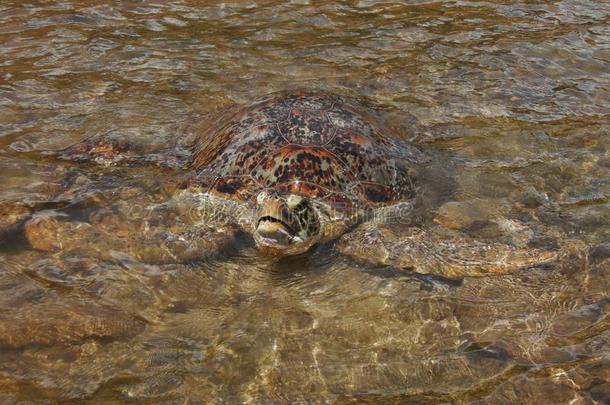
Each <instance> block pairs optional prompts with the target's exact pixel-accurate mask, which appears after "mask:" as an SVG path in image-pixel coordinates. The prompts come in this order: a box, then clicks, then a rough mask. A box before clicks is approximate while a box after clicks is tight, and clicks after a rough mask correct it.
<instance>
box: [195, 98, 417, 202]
mask: <svg viewBox="0 0 610 405" xmlns="http://www.w3.org/2000/svg"><path fill="white" fill-rule="evenodd" d="M193 152H194V153H193V162H192V166H193V169H194V170H195V171H196V176H195V177H194V178H193V179H192V181H191V184H192V183H195V184H196V185H199V186H201V187H204V188H206V190H207V191H208V192H210V193H214V194H218V195H221V196H223V197H225V198H230V199H236V200H250V199H254V198H255V197H256V195H257V194H258V193H259V192H260V191H262V190H263V189H271V190H276V191H280V192H290V193H296V194H302V195H306V196H309V197H313V198H318V199H324V200H326V201H327V202H328V203H330V204H331V205H332V206H335V207H338V208H341V207H346V208H347V207H351V206H353V205H362V204H365V205H374V206H378V205H386V204H392V203H395V202H398V201H401V200H404V199H407V198H410V197H411V196H412V194H413V192H414V189H413V188H414V187H413V182H412V181H411V177H410V176H409V166H410V165H409V163H410V162H411V161H413V160H414V159H415V157H416V156H418V154H419V151H417V149H415V148H414V147H412V146H410V145H408V144H406V143H404V142H400V141H399V140H397V139H395V138H393V137H392V136H390V131H389V129H388V128H386V127H385V126H384V125H383V123H381V122H380V121H379V120H378V119H377V118H376V117H375V116H373V115H372V114H371V113H369V112H367V111H366V110H364V109H361V108H359V107H357V106H356V105H355V104H353V103H349V102H347V101H346V100H344V99H342V98H340V97H339V96H336V95H333V94H330V93H326V92H321V91H308V90H296V91H291V92H282V93H275V94H271V95H269V96H267V97H265V98H263V99H261V100H259V101H257V102H255V103H253V104H251V105H248V106H245V107H238V108H233V109H231V110H229V111H227V112H226V113H225V114H223V115H222V116H221V117H220V118H219V119H218V121H217V122H216V124H215V125H212V126H211V127H209V128H208V129H207V130H205V131H202V132H201V134H200V135H198V136H197V141H196V143H195V148H194V151H193Z"/></svg>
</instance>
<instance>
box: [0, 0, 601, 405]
mask: <svg viewBox="0 0 610 405" xmlns="http://www.w3.org/2000/svg"><path fill="white" fill-rule="evenodd" d="M94 3H96V2H91V1H70V2H68V1H30V2H28V3H22V2H18V1H12V0H8V1H4V2H3V3H2V5H0V52H1V57H0V105H1V109H0V173H1V174H2V176H0V209H1V210H2V222H0V226H5V225H4V224H5V223H11V221H13V222H14V220H15V219H19V218H22V217H23V216H24V215H26V214H25V213H26V212H27V211H28V210H31V209H49V210H51V211H52V210H56V209H57V208H56V207H54V205H53V204H54V203H53V202H51V203H49V202H48V201H49V199H50V198H51V199H52V196H54V195H56V194H57V192H58V190H61V189H62V187H61V184H60V183H61V182H62V179H63V178H64V173H67V172H70V173H74V172H76V173H78V174H81V175H84V176H87V178H89V179H90V181H89V182H87V184H86V187H85V186H84V187H82V188H81V189H77V190H75V191H74V194H73V198H74V199H75V200H79V201H80V200H83V201H85V200H87V201H96V200H95V198H96V196H100V197H99V198H100V199H102V200H103V199H111V200H113V201H116V200H121V199H122V198H123V195H122V192H123V191H125V193H126V194H129V192H128V191H127V190H129V189H130V188H133V187H134V184H136V185H137V187H144V189H146V190H148V189H151V188H155V184H158V183H163V182H165V183H172V182H175V181H177V180H175V179H177V178H179V177H180V175H179V170H175V171H172V170H170V169H142V168H141V167H131V168H130V167H127V168H120V167H115V166H109V167H107V166H103V165H101V166H100V165H94V164H83V165H78V164H75V163H73V162H64V163H60V164H58V163H57V162H56V161H53V160H51V159H47V158H45V157H44V155H41V153H40V152H42V151H45V150H57V149H60V148H64V147H67V146H69V145H72V144H74V143H77V142H79V141H80V140H83V139H85V138H87V137H91V136H97V135H102V134H106V135H116V136H123V137H128V138H130V139H132V140H133V141H134V142H136V143H138V144H142V145H149V144H153V143H155V144H163V143H169V142H171V140H172V139H175V138H176V137H179V136H180V135H181V134H184V133H186V132H188V131H189V129H188V128H189V125H190V124H191V123H193V122H196V121H197V120H198V119H201V117H205V116H206V115H205V114H206V113H208V112H211V111H214V110H217V109H220V108H222V107H225V106H228V105H230V104H232V103H235V102H239V103H241V102H249V101H252V100H255V99H256V98H258V97H260V96H261V95H263V94H266V93H269V92H272V91H276V90H282V89H286V88H292V87H315V88H320V89H325V90H329V91H333V92H336V93H339V94H342V95H345V96H349V97H354V98H356V99H358V100H360V102H362V103H363V104H366V105H368V106H370V107H371V108H376V109H378V110H380V111H382V112H383V114H384V117H385V119H387V120H388V122H390V123H391V124H392V126H393V127H395V128H396V130H397V134H400V136H402V137H403V138H408V139H410V140H412V141H413V142H415V143H417V144H418V145H420V146H421V147H422V148H424V149H427V150H430V151H434V152H436V153H438V154H439V156H444V157H447V158H448V157H451V158H452V159H454V160H455V162H456V171H455V173H454V183H455V185H454V187H453V189H452V193H451V198H450V199H451V201H450V202H447V201H445V202H439V204H438V205H437V206H431V207H430V216H431V217H435V218H436V220H437V222H441V223H443V224H444V225H446V226H455V227H457V228H460V229H461V230H462V231H464V232H467V233H469V234H471V236H473V237H475V238H481V239H482V240H485V239H486V238H487V239H501V240H504V241H508V242H511V243H514V244H519V243H522V242H523V239H524V238H525V239H527V238H529V236H530V234H536V235H542V236H541V237H540V241H539V243H540V244H550V245H554V246H555V247H556V248H557V249H558V251H560V259H558V260H557V261H556V262H554V263H553V264H552V265H550V266H546V267H543V268H537V269H529V270H520V271H518V272H515V273H514V274H509V275H503V276H489V277H466V278H464V279H463V280H461V281H457V282H451V281H448V280H443V279H436V278H426V277H414V276H413V275H412V274H411V273H409V272H408V271H389V270H388V269H387V268H380V267H379V266H377V267H375V266H368V265H366V264H362V263H359V262H357V261H354V260H349V259H346V258H344V257H342V256H341V255H339V254H338V253H337V252H336V251H335V250H334V249H333V248H332V245H331V246H323V247H320V248H318V249H317V250H315V251H313V252H311V253H310V254H308V255H306V256H303V257H299V258H294V259H287V260H283V261H280V262H273V261H269V260H267V259H264V258H261V257H259V256H257V255H256V253H255V252H254V251H253V249H252V248H251V246H250V245H249V244H248V243H247V242H244V246H243V249H239V250H238V251H236V252H231V253H230V254H227V255H223V256H222V257H218V258H216V259H214V260H206V261H203V262H198V263H196V264H188V265H187V264H183V265H164V266H160V265H149V264H144V263H139V262H137V261H134V260H130V259H127V258H125V257H124V256H121V255H117V256H116V257H115V259H114V260H100V259H99V258H96V257H95V255H93V254H91V255H62V254H61V253H59V254H49V253H44V252H40V251H36V250H33V249H31V248H29V247H28V245H27V244H26V243H25V242H24V240H23V238H22V237H20V236H19V230H17V231H15V232H12V233H9V234H8V235H9V236H8V237H6V238H5V239H4V240H3V242H2V245H1V248H0V290H1V294H0V402H2V403H69V401H74V402H75V403H83V402H87V401H89V402H90V403H109V404H110V403H126V402H127V403H128V402H129V401H133V402H137V403H151V404H153V403H155V404H156V403H201V402H204V401H211V402H222V401H224V402H229V403H235V402H249V403H293V402H295V401H296V402H314V401H316V402H336V403H347V402H358V401H359V402H366V401H369V402H371V403H379V402H384V403H386V402H394V403H439V402H445V403H451V402H455V403H465V402H469V403H470V402H473V403H516V402H523V403H526V402H527V403H536V404H541V403H553V404H559V403H574V404H589V403H596V402H597V403H607V402H608V401H610V358H609V355H610V330H609V326H610V323H609V318H608V314H609V313H610V298H609V295H608V291H610V266H609V263H610V262H609V260H608V257H609V255H608V252H609V250H610V245H609V244H608V240H609V235H610V225H609V221H610V210H609V209H608V208H609V207H608V204H609V202H608V195H609V192H610V176H609V174H608V173H609V170H608V169H609V168H610V158H609V157H608V145H609V144H610V124H609V116H610V29H609V28H608V27H609V22H610V3H608V2H606V1H587V0H564V1H546V2H531V1H527V2H517V1H511V2H504V4H502V3H501V2H498V1H490V2H474V1H411V2H373V1H360V2H338V3H332V4H331V3H330V2H328V3H327V2H324V3H322V2H320V3H319V4H318V3H317V2H309V1H293V2H275V1H260V2H235V3H215V2H209V3H210V4H209V5H202V4H200V3H202V2H194V1H157V2H139V1H125V2H121V3H120V5H117V4H115V3H113V2H107V3H106V4H104V3H103V2H101V1H98V2H97V3H99V4H98V5H92V4H94ZM155 189H156V188H155ZM506 224H509V225H511V224H512V225H514V226H513V228H515V226H516V230H515V229H512V228H511V229H512V230H511V229H508V228H510V226H507V225H506ZM515 224H517V225H515ZM518 224H527V226H526V227H523V228H520V227H519V226H520V225H518ZM507 229H508V230H507Z"/></svg>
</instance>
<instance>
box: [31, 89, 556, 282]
mask: <svg viewBox="0 0 610 405" xmlns="http://www.w3.org/2000/svg"><path fill="white" fill-rule="evenodd" d="M210 122H212V124H211V125H210V124H209V123H210ZM192 137H193V140H194V144H193V147H192V154H191V155H190V156H189V157H188V160H189V164H188V166H187V167H186V168H185V170H184V173H185V175H186V177H185V181H182V180H178V179H177V177H174V178H173V179H170V180H168V179H167V178H166V179H165V183H166V185H167V184H170V185H173V186H175V187H171V186H170V187H165V191H164V192H161V193H156V194H155V195H153V194H152V193H148V192H147V191H146V189H141V190H130V191H127V192H126V193H127V194H129V195H127V196H125V198H119V200H118V201H117V202H115V203H113V204H110V205H107V206H105V207H103V208H98V209H94V210H91V209H88V210H81V212H80V213H79V214H78V215H73V214H71V213H70V212H59V213H58V211H52V212H42V213H38V214H36V215H34V216H33V217H32V218H31V219H30V220H29V221H28V222H27V223H26V225H25V230H26V235H27V238H28V240H29V242H30V243H31V245H32V246H33V247H34V248H37V249H40V250H49V251H53V250H56V251H57V250H59V251H63V252H68V253H75V252H78V251H81V252H83V253H87V254H92V252H95V254H98V255H100V256H104V257H114V258H116V257H117V254H126V255H128V256H131V257H134V258H136V259H137V260H140V261H145V262H152V263H168V262H176V261H192V260H197V259H200V258H202V257H204V256H207V255H210V254H214V253H217V252H219V251H221V250H223V248H226V247H235V246H237V247H239V246H248V243H249V242H248V241H252V244H253V245H255V246H256V247H257V248H258V250H259V251H260V252H261V253H262V254H265V255H267V256H269V255H271V256H286V255H296V254H302V253H304V252H307V251H308V250H310V249H311V248H312V246H314V245H319V244H324V243H328V242H330V243H333V246H335V247H336V249H337V250H338V251H340V252H342V253H345V254H347V255H349V256H351V257H355V258H357V259H363V260H367V261H371V262H374V263H377V264H383V265H388V266H396V267H400V268H411V269H413V270H414V271H419V272H426V273H437V274H441V275H447V276H450V277H454V276H455V277H458V276H464V275H480V274H487V273H490V272H496V273H497V272H506V271H511V270H514V269H518V268H521V267H527V266H533V265H536V264H539V263H543V262H546V261H548V260H550V259H551V258H552V257H553V254H552V253H550V252H548V251H546V250H541V249H537V248H533V247H528V246H521V247H515V246H511V245H509V244H503V243H498V242H490V241H478V240H476V239H473V238H471V237H468V236H466V235H465V234H463V233H460V232H457V231H454V230H448V229H444V228H442V227H439V226H432V225H429V224H428V225H427V224H425V223H421V224H418V223H413V222H412V221H411V222H409V220H410V218H411V215H412V213H413V207H414V206H416V204H415V202H416V201H417V196H418V193H419V192H420V190H421V187H422V184H423V183H425V182H426V181H427V180H430V179H426V178H425V173H426V168H428V167H430V166H431V161H432V160H433V158H431V157H430V156H429V155H428V154H427V153H424V152H422V151H421V150H419V149H418V148H417V147H416V146H414V145H412V144H410V143H408V142H407V141H404V140H402V139H401V138H400V137H398V136H396V135H394V133H393V131H392V130H391V128H389V127H388V126H387V125H386V124H385V123H384V122H383V120H381V119H380V118H378V116H377V115H376V114H374V113H373V112H371V111H369V110H367V109H365V108H363V107H361V106H359V105H358V103H356V102H354V101H350V100H348V99H346V98H344V97H340V96H338V95H334V94H331V93H328V92H325V91H317V90H293V91H285V92H280V93H273V94H270V95H268V96H266V97H264V98H262V99H260V100H258V101H256V102H254V103H252V104H249V105H246V106H237V107H232V108H229V109H228V110H227V111H225V112H223V113H221V114H220V115H219V117H218V118H217V119H216V120H214V121H210V120H208V121H206V125H205V128H203V127H197V129H196V130H195V131H194V133H193V135H192ZM138 154H139V152H138V151H136V152H134V149H133V148H132V147H130V145H129V143H128V142H126V141H124V140H120V141H117V140H113V139H109V138H107V137H106V138H96V139H92V140H88V141H85V142H83V143H80V144H78V145H75V146H72V147H70V148H67V149H66V150H64V151H61V152H60V153H58V155H59V156H60V157H62V158H64V159H69V160H79V161H82V160H90V161H94V162H98V163H105V164H112V165H119V164H121V163H124V164H130V163H133V161H134V158H136V159H137V157H138ZM156 156H159V155H158V154H157V155H156ZM161 156H162V155H161ZM158 160H159V159H157V162H158ZM161 160H162V159H161ZM168 160H169V158H168ZM163 176H164V175H163V174H160V175H159V177H160V178H161V177H163ZM236 242H241V244H240V243H237V244H236Z"/></svg>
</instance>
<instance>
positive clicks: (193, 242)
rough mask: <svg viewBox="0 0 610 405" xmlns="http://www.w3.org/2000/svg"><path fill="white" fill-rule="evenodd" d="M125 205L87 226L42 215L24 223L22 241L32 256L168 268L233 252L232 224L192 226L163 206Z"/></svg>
mask: <svg viewBox="0 0 610 405" xmlns="http://www.w3.org/2000/svg"><path fill="white" fill-rule="evenodd" d="M129 203H131V204H132V205H131V207H128V206H127V205H128V204H123V206H121V204H115V205H112V206H109V207H106V208H101V209H99V210H96V211H94V212H93V213H91V214H89V215H88V216H87V218H85V220H76V219H74V218H73V217H70V216H68V215H66V214H62V213H57V212H48V211H47V212H40V213H37V214H35V215H34V216H33V217H32V218H31V219H29V220H28V221H27V222H26V224H25V235H26V238H27V240H28V242H29V244H30V245H31V246H32V248H34V249H36V250H42V251H47V252H61V253H67V254H75V255H86V256H88V257H94V258H99V259H101V260H108V261H113V260H122V259H129V260H136V261H140V262H143V263H149V264H170V263H184V262H191V261H197V260H201V259H203V258H206V257H211V256H217V255H219V254H221V253H222V252H224V251H226V250H227V248H230V247H232V246H234V244H235V243H234V242H235V240H236V238H237V235H238V233H239V232H240V228H239V227H238V226H237V225H233V224H223V225H218V226H217V225H213V224H205V223H192V222H190V221H189V219H188V218H184V217H181V215H180V213H178V212H175V211H173V210H171V209H166V207H165V206H164V205H160V206H157V207H154V208H152V209H150V207H149V206H145V205H138V204H134V203H133V201H132V202H129ZM129 210H131V211H129Z"/></svg>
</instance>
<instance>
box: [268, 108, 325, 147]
mask: <svg viewBox="0 0 610 405" xmlns="http://www.w3.org/2000/svg"><path fill="white" fill-rule="evenodd" d="M278 128H279V130H280V132H281V133H282V135H283V136H284V138H285V139H286V141H287V142H289V143H292V144H296V145H303V146H312V145H324V144H325V143H328V142H329V141H330V140H331V139H332V138H333V136H334V134H335V130H336V128H335V127H334V126H333V125H332V123H331V122H330V121H329V119H328V117H327V116H326V113H325V112H324V111H315V110H304V109H293V110H291V111H290V114H289V115H288V119H286V120H283V121H280V122H279V123H278Z"/></svg>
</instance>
